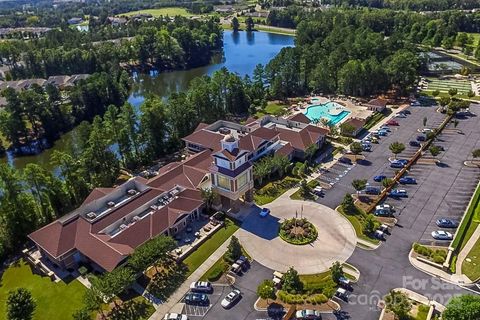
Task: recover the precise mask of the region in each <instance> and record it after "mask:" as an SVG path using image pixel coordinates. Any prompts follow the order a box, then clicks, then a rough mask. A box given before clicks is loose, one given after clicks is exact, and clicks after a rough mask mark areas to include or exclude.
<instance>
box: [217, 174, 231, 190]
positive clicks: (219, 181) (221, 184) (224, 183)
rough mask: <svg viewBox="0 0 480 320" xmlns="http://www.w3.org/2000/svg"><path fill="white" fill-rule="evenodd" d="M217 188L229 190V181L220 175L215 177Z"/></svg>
mask: <svg viewBox="0 0 480 320" xmlns="http://www.w3.org/2000/svg"><path fill="white" fill-rule="evenodd" d="M217 186H219V187H220V188H222V189H227V190H231V188H230V179H227V178H226V177H225V176H222V175H217Z"/></svg>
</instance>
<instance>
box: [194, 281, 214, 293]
mask: <svg viewBox="0 0 480 320" xmlns="http://www.w3.org/2000/svg"><path fill="white" fill-rule="evenodd" d="M190 290H192V291H193V292H207V293H208V292H212V290H213V288H212V285H211V284H210V282H207V281H197V282H192V283H191V284H190Z"/></svg>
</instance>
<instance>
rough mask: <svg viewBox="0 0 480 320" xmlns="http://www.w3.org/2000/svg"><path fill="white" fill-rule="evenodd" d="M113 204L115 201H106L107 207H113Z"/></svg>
mask: <svg viewBox="0 0 480 320" xmlns="http://www.w3.org/2000/svg"><path fill="white" fill-rule="evenodd" d="M114 206H115V202H113V201H108V202H107V207H109V208H111V207H114Z"/></svg>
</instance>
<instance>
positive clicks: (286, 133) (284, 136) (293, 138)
mask: <svg viewBox="0 0 480 320" xmlns="http://www.w3.org/2000/svg"><path fill="white" fill-rule="evenodd" d="M275 130H277V131H278V132H279V133H280V139H281V140H283V141H287V142H290V143H291V145H292V147H293V148H295V149H297V150H301V151H305V150H306V149H307V148H308V147H309V146H310V145H312V144H314V143H317V142H318V141H319V140H320V139H321V138H322V137H324V136H326V135H327V134H328V132H329V131H328V129H324V128H320V127H315V126H312V125H308V126H306V127H305V128H303V129H302V130H300V131H294V130H289V129H284V128H278V127H277V128H275Z"/></svg>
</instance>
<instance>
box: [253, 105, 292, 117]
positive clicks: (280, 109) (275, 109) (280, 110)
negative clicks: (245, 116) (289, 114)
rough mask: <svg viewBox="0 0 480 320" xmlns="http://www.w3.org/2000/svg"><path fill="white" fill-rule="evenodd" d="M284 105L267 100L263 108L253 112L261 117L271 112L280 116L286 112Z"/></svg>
mask: <svg viewBox="0 0 480 320" xmlns="http://www.w3.org/2000/svg"><path fill="white" fill-rule="evenodd" d="M286 111H287V110H286V106H285V105H282V104H278V103H274V102H269V103H268V104H267V106H266V107H265V109H263V110H259V111H257V112H256V113H255V117H257V118H261V117H263V116H264V115H266V114H271V115H274V116H281V115H283V114H285V112H286Z"/></svg>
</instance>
